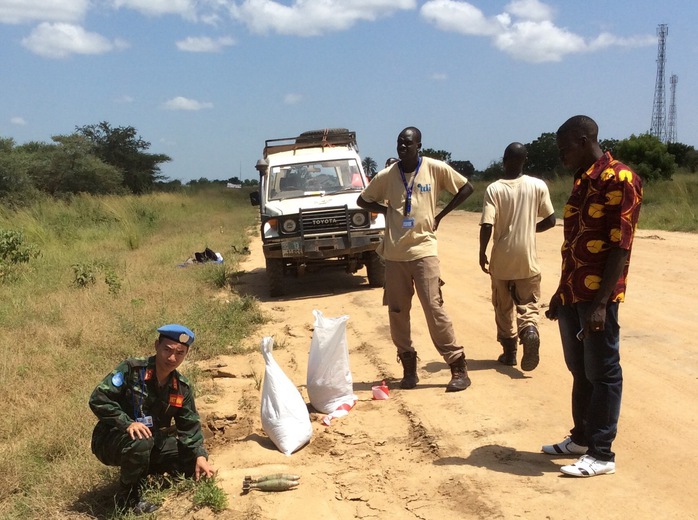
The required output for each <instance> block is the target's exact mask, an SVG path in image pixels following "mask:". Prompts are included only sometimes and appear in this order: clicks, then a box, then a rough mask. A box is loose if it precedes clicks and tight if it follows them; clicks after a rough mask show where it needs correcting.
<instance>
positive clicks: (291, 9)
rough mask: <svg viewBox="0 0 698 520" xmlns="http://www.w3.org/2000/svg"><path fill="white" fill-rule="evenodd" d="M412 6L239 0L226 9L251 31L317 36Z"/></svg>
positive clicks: (399, 0)
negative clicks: (240, 0) (286, 3)
mask: <svg viewBox="0 0 698 520" xmlns="http://www.w3.org/2000/svg"><path fill="white" fill-rule="evenodd" d="M416 6H417V2H416V0H321V1H318V0H294V1H293V3H292V5H284V4H282V3H281V2H278V1H275V0H243V1H242V2H241V3H240V4H239V5H238V4H237V3H236V4H233V5H232V6H231V8H230V12H231V15H232V16H233V18H235V19H237V20H239V21H241V22H243V23H244V24H245V25H247V27H248V28H249V29H250V31H252V32H255V33H261V34H266V33H269V32H276V33H279V34H287V35H294V36H318V35H321V34H325V33H328V32H332V31H341V30H346V29H348V28H350V27H352V26H353V25H354V24H356V23H357V22H359V21H374V20H376V19H377V18H379V17H382V16H388V15H390V14H392V13H394V12H395V11H398V10H406V9H415V8H416Z"/></svg>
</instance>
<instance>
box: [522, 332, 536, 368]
mask: <svg viewBox="0 0 698 520" xmlns="http://www.w3.org/2000/svg"><path fill="white" fill-rule="evenodd" d="M519 337H520V338H521V344H522V345H523V357H522V358H521V370H525V371H527V372H528V371H531V370H533V369H534V368H536V367H537V366H538V361H539V360H540V356H539V354H538V350H539V349H540V337H539V336H538V329H536V327H534V326H533V325H529V326H528V327H526V328H525V329H523V330H522V331H521V332H520V333H519Z"/></svg>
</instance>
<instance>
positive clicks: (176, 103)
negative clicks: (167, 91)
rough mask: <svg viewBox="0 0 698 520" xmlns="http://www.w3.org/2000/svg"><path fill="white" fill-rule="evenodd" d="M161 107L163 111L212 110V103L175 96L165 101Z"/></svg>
mask: <svg viewBox="0 0 698 520" xmlns="http://www.w3.org/2000/svg"><path fill="white" fill-rule="evenodd" d="M162 107H163V108H164V109H165V110H203V109H205V108H213V103H209V102H207V101H197V100H196V99H188V98H185V97H183V96H177V97H174V98H172V99H169V100H167V101H165V102H164V103H163V104H162Z"/></svg>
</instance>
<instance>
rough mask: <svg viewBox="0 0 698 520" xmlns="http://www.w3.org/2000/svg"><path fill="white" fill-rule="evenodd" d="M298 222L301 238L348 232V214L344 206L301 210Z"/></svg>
mask: <svg viewBox="0 0 698 520" xmlns="http://www.w3.org/2000/svg"><path fill="white" fill-rule="evenodd" d="M300 220H301V234H302V235H303V236H307V235H321V234H325V233H338V232H344V233H346V232H348V230H349V212H348V211H347V207H346V206H336V207H332V208H322V209H305V210H301V213H300Z"/></svg>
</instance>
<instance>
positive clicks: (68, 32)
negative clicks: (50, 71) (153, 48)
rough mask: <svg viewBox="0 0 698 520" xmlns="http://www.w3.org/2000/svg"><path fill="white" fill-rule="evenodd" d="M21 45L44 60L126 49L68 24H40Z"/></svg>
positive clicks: (118, 41) (117, 42)
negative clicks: (44, 58)
mask: <svg viewBox="0 0 698 520" xmlns="http://www.w3.org/2000/svg"><path fill="white" fill-rule="evenodd" d="M22 45H24V46H25V47H26V48H27V49H29V50H30V51H32V52H33V53H35V54H38V55H40V56H44V57H46V58H65V57H67V56H69V55H71V54H104V53H105V52H110V51H113V50H117V49H122V48H124V47H126V44H125V43H124V42H123V41H120V40H114V41H109V40H108V39H106V38H105V37H104V36H102V35H100V34H97V33H93V32H87V31H86V30H85V29H83V28H82V27H80V26H79V25H73V24H69V23H47V22H44V23H41V24H39V25H38V26H37V27H35V28H34V30H32V32H31V33H30V34H29V36H27V37H26V38H24V39H23V40H22Z"/></svg>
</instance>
